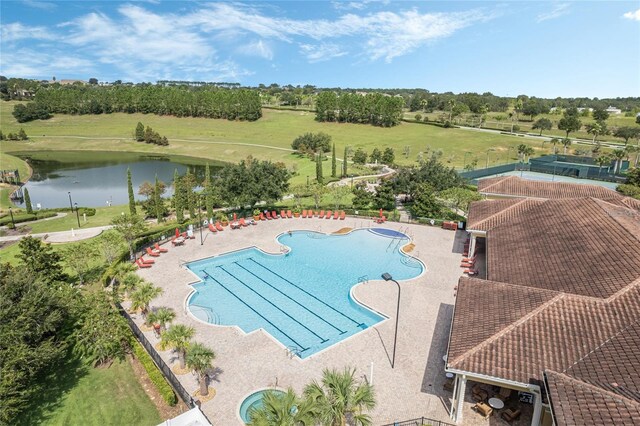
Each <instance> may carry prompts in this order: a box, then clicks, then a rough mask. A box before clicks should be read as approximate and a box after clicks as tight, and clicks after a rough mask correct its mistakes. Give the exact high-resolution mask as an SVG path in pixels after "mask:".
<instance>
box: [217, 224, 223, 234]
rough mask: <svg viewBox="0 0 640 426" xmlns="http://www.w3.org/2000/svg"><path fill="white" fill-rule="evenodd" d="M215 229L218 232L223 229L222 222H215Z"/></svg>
mask: <svg viewBox="0 0 640 426" xmlns="http://www.w3.org/2000/svg"><path fill="white" fill-rule="evenodd" d="M216 229H217V230H218V231H220V232H222V231H224V228H223V227H222V224H221V223H220V222H216Z"/></svg>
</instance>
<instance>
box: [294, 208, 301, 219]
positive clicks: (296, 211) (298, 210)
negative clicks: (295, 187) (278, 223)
mask: <svg viewBox="0 0 640 426" xmlns="http://www.w3.org/2000/svg"><path fill="white" fill-rule="evenodd" d="M293 216H294V217H300V206H296V207H294V209H293Z"/></svg>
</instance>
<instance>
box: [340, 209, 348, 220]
mask: <svg viewBox="0 0 640 426" xmlns="http://www.w3.org/2000/svg"><path fill="white" fill-rule="evenodd" d="M345 217H347V214H346V213H345V212H344V210H343V211H342V213H340V220H344V218H345Z"/></svg>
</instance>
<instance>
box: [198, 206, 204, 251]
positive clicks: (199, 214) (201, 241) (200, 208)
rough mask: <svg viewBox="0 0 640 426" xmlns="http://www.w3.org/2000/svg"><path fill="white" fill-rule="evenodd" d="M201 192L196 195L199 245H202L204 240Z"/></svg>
mask: <svg viewBox="0 0 640 426" xmlns="http://www.w3.org/2000/svg"><path fill="white" fill-rule="evenodd" d="M201 213H202V194H200V196H199V197H198V227H199V228H200V245H204V240H203V239H202V217H201Z"/></svg>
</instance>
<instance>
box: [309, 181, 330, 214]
mask: <svg viewBox="0 0 640 426" xmlns="http://www.w3.org/2000/svg"><path fill="white" fill-rule="evenodd" d="M309 190H310V192H311V196H312V197H313V201H314V202H315V205H316V209H317V208H318V207H319V206H320V201H321V200H322V196H323V195H324V194H326V193H327V187H326V186H324V185H322V184H321V183H315V184H313V185H311V186H310V187H309Z"/></svg>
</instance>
